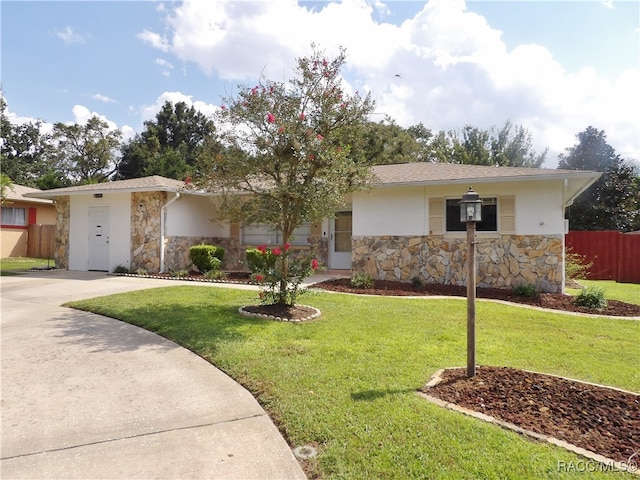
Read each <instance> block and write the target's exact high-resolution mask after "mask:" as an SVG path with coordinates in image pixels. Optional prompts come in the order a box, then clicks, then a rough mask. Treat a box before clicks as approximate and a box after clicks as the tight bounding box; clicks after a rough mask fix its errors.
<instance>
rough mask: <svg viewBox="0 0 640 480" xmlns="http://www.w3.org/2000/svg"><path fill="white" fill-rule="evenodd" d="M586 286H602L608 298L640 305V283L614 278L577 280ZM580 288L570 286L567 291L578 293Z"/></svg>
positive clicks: (572, 293) (573, 293)
mask: <svg viewBox="0 0 640 480" xmlns="http://www.w3.org/2000/svg"><path fill="white" fill-rule="evenodd" d="M576 281H577V282H578V283H579V284H580V285H582V286H583V287H584V288H589V287H600V288H602V289H603V290H604V291H605V297H606V298H607V300H619V301H621V302H626V303H633V304H635V305H640V284H637V283H618V282H615V281H613V280H576ZM579 292H580V290H579V289H575V288H568V289H567V293H569V294H571V295H577V294H578V293H579Z"/></svg>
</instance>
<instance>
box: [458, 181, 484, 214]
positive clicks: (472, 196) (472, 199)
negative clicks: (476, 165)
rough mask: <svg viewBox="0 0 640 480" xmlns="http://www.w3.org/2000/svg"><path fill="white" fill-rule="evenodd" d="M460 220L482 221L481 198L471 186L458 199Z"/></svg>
mask: <svg viewBox="0 0 640 480" xmlns="http://www.w3.org/2000/svg"><path fill="white" fill-rule="evenodd" d="M460 221H461V222H462V223H467V222H480V221H482V200H480V195H478V194H477V193H476V192H474V191H473V189H472V188H471V187H469V191H468V192H467V193H465V194H464V195H463V196H462V201H460Z"/></svg>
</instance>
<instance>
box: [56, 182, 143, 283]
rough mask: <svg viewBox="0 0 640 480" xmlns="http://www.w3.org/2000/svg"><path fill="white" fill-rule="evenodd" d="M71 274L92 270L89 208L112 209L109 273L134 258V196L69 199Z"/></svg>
mask: <svg viewBox="0 0 640 480" xmlns="http://www.w3.org/2000/svg"><path fill="white" fill-rule="evenodd" d="M69 200H70V203H69V208H70V222H69V270H81V271H86V270H88V269H89V208H90V207H109V271H113V269H114V268H115V267H117V266H118V265H127V266H128V265H129V261H130V258H131V246H130V244H131V194H129V193H105V194H103V196H102V198H94V197H93V195H72V196H71V197H70V199H69Z"/></svg>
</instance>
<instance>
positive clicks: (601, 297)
mask: <svg viewBox="0 0 640 480" xmlns="http://www.w3.org/2000/svg"><path fill="white" fill-rule="evenodd" d="M574 303H575V304H576V305H578V306H579V307H585V308H588V309H589V310H601V309H603V308H606V306H607V299H606V298H605V291H604V290H603V289H602V288H600V287H597V286H593V287H589V288H585V289H583V290H581V291H580V293H579V294H578V295H577V296H576V298H575V300H574Z"/></svg>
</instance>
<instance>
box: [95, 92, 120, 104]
mask: <svg viewBox="0 0 640 480" xmlns="http://www.w3.org/2000/svg"><path fill="white" fill-rule="evenodd" d="M91 98H93V99H94V100H98V101H99V102H104V103H116V101H115V100H114V99H113V98H109V97H107V96H106V95H102V94H100V93H95V94H93V95H91Z"/></svg>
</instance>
